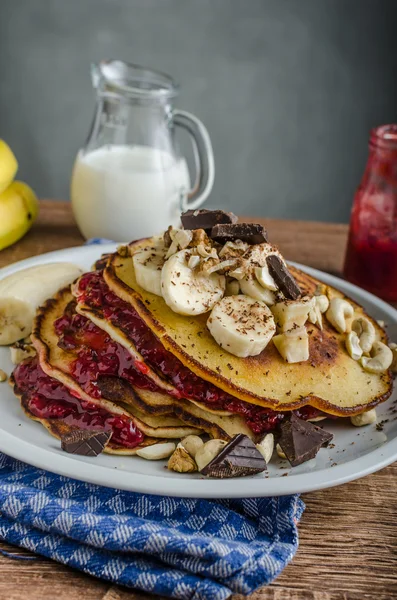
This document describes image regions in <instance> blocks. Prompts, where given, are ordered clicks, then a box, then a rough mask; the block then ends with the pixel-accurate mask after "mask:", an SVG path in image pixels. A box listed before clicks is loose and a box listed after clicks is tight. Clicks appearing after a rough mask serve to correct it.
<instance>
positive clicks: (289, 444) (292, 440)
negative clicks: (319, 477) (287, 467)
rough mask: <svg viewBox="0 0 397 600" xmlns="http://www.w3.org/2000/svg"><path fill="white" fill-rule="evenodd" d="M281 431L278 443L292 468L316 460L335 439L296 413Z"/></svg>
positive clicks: (285, 422)
mask: <svg viewBox="0 0 397 600" xmlns="http://www.w3.org/2000/svg"><path fill="white" fill-rule="evenodd" d="M280 431H281V437H280V439H279V441H278V443H279V444H280V446H281V449H282V450H283V452H284V454H285V456H286V457H287V459H288V461H289V462H290V463H291V466H292V467H297V466H298V465H301V464H302V463H304V462H306V461H308V460H310V459H311V458H314V457H315V456H316V455H317V452H318V451H319V450H320V448H322V447H325V446H328V444H329V442H330V441H331V440H332V438H333V435H332V433H329V432H328V431H324V429H321V427H317V426H316V425H313V424H312V423H310V422H309V421H304V420H303V419H299V417H297V416H296V415H295V414H294V413H292V414H291V417H290V418H289V419H288V420H287V421H284V422H283V423H282V424H281V427H280Z"/></svg>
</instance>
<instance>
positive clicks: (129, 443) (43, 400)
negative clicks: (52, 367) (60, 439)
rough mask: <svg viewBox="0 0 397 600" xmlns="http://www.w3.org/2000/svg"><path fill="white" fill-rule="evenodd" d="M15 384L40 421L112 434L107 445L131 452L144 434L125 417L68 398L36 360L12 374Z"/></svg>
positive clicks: (62, 388) (20, 365) (64, 388)
mask: <svg viewBox="0 0 397 600" xmlns="http://www.w3.org/2000/svg"><path fill="white" fill-rule="evenodd" d="M13 376H14V380H15V383H16V385H17V388H18V390H19V392H20V393H21V394H22V395H23V396H24V397H25V402H26V406H27V408H28V410H29V411H30V412H31V413H32V414H33V415H34V416H35V417H38V418H40V419H61V420H62V421H64V422H65V423H66V424H67V425H69V426H71V427H75V428H78V429H87V430H99V431H101V430H104V431H109V430H110V431H112V437H111V445H113V446H122V447H124V448H130V449H131V448H135V447H136V446H138V445H139V444H141V443H142V442H143V440H144V434H143V433H142V432H141V431H140V430H139V429H137V427H136V425H135V423H134V422H133V421H132V420H131V419H129V418H128V417H127V416H125V415H118V414H113V413H111V412H109V411H108V410H106V409H104V408H102V407H99V406H97V405H96V404H94V403H92V402H87V401H85V400H83V399H81V398H78V397H76V396H74V395H72V392H71V391H70V390H68V388H66V387H65V386H64V385H63V384H62V383H60V382H59V381H57V380H56V379H53V378H52V377H49V376H48V375H46V374H45V373H44V371H43V370H42V368H41V367H40V365H39V363H38V359H37V357H35V358H33V359H29V360H25V361H23V362H22V363H20V364H19V365H17V367H16V368H15V370H14V373H13Z"/></svg>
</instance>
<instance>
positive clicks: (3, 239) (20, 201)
mask: <svg viewBox="0 0 397 600" xmlns="http://www.w3.org/2000/svg"><path fill="white" fill-rule="evenodd" d="M38 210H39V204H38V200H37V196H36V194H35V193H34V191H33V190H32V189H31V188H30V187H29V186H28V185H26V183H23V182H22V181H14V182H13V183H11V185H9V186H8V187H7V189H6V190H5V191H3V193H2V194H0V250H3V248H7V246H11V244H14V243H15V242H17V241H18V240H19V239H21V237H23V236H24V235H25V233H26V232H27V231H29V229H30V228H31V226H32V225H33V223H34V221H35V219H36V217H37V213H38Z"/></svg>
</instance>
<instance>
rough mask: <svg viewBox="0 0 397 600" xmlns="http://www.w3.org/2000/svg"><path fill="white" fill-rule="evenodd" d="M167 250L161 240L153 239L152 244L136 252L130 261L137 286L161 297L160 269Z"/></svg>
mask: <svg viewBox="0 0 397 600" xmlns="http://www.w3.org/2000/svg"><path fill="white" fill-rule="evenodd" d="M166 252H167V249H166V247H165V245H164V241H163V238H162V237H161V238H155V240H154V242H153V244H151V245H149V246H146V247H145V248H142V250H139V251H138V252H136V253H135V254H134V255H133V257H132V261H133V263H134V269H135V274H136V280H137V282H138V284H139V285H140V286H141V287H142V288H143V289H144V290H146V291H147V292H150V293H152V294H156V296H161V295H162V294H161V269H162V268H163V265H164V263H165V255H166Z"/></svg>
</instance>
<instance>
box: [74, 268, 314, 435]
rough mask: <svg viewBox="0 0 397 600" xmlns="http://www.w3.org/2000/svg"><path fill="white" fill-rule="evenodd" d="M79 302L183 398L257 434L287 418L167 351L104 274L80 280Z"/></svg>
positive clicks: (308, 412) (307, 409) (302, 412)
mask: <svg viewBox="0 0 397 600" xmlns="http://www.w3.org/2000/svg"><path fill="white" fill-rule="evenodd" d="M78 299H79V301H82V302H84V303H85V304H86V305H87V306H90V307H92V308H95V309H96V310H99V311H102V312H103V316H104V317H105V318H106V319H107V320H109V321H110V322H111V323H113V324H114V325H115V326H116V327H118V328H120V329H121V330H122V331H124V332H125V333H126V334H127V335H128V337H129V338H130V339H131V341H132V342H133V343H134V344H135V346H136V348H137V349H138V351H139V352H140V354H141V355H142V357H143V358H144V360H145V361H146V362H147V363H148V364H149V365H150V366H151V367H152V368H153V369H154V370H155V371H157V372H158V373H159V374H160V375H162V376H164V377H166V378H167V379H168V380H169V381H171V382H172V383H173V385H174V386H175V387H176V389H177V390H178V392H179V393H180V394H181V396H182V397H184V398H191V399H193V400H197V401H199V402H202V403H203V404H206V405H207V406H210V407H211V408H214V409H222V410H228V411H230V412H232V413H237V414H240V415H242V416H243V417H244V418H245V421H246V423H247V425H248V426H249V427H250V428H251V429H252V431H254V432H255V433H257V434H260V433H264V432H266V431H271V430H273V429H275V428H276V427H277V425H278V424H279V423H280V422H281V421H282V420H283V419H284V417H285V414H284V413H282V412H279V411H274V410H271V409H269V408H262V407H260V406H256V405H254V404H249V403H248V402H244V401H243V400H239V399H238V398H235V397H233V396H231V395H230V394H227V393H226V392H224V391H223V390H221V389H219V388H217V387H216V386H214V385H213V384H211V383H209V382H208V381H205V380H204V379H201V378H200V377H198V376H197V375H195V374H194V373H193V372H192V371H190V369H188V368H187V367H185V366H184V365H183V364H182V363H181V362H180V361H179V360H178V358H176V357H175V356H174V355H173V354H172V353H171V352H168V351H167V350H166V349H165V348H164V346H163V345H162V344H161V342H160V341H159V340H158V339H157V337H156V336H155V335H154V333H153V332H152V331H151V330H150V329H149V327H147V325H146V324H145V323H144V321H143V320H142V319H141V318H140V316H139V315H138V313H137V312H136V311H135V309H134V308H133V307H132V306H131V305H130V304H129V303H127V302H124V300H121V299H120V298H119V297H118V296H116V295H115V294H113V292H111V290H110V289H109V287H108V286H107V284H106V282H105V280H104V277H103V273H102V272H97V271H94V272H92V273H86V274H85V275H83V277H81V279H80V282H79V289H78ZM319 414H320V411H318V410H317V409H316V408H313V407H311V406H304V407H302V408H301V409H299V416H300V417H301V418H302V419H310V418H313V417H315V416H318V415H319Z"/></svg>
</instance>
